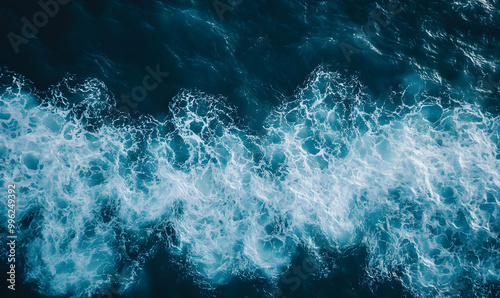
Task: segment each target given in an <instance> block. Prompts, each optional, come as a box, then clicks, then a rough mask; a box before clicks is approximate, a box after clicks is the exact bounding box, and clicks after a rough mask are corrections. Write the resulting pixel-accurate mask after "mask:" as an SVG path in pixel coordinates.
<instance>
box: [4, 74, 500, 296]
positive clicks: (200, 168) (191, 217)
mask: <svg viewBox="0 0 500 298" xmlns="http://www.w3.org/2000/svg"><path fill="white" fill-rule="evenodd" d="M100 88H102V86H101V85H100V84H95V81H89V82H87V83H86V84H84V85H83V86H76V87H75V90H73V91H74V92H75V93H78V90H85V94H86V95H87V96H88V99H87V100H86V101H84V102H82V103H79V104H78V106H74V105H72V104H67V103H65V101H64V100H62V99H61V98H53V99H52V100H53V102H50V100H49V101H48V102H47V103H45V104H43V105H32V104H30V102H32V98H33V96H32V94H31V92H27V91H26V90H27V88H26V89H25V86H24V85H23V84H14V85H13V86H10V87H7V88H5V87H3V89H2V92H3V94H2V103H3V104H2V105H0V113H1V114H9V115H10V117H9V118H5V119H3V118H2V119H0V124H1V125H0V133H1V134H0V135H1V136H2V137H1V139H0V159H1V163H0V170H1V173H2V180H3V181H16V183H17V184H18V186H19V187H20V188H21V189H24V191H23V197H24V199H23V200H22V201H19V205H18V209H19V215H18V216H19V218H20V220H25V221H27V220H28V218H31V226H33V227H37V228H36V229H35V230H25V231H21V230H20V231H19V233H20V234H19V239H20V240H21V241H22V242H23V243H26V252H25V253H26V258H27V260H29V262H27V263H26V266H27V267H26V277H27V280H28V281H33V282H35V283H36V284H38V285H39V286H40V289H41V290H40V291H41V292H42V293H43V294H45V295H71V296H82V295H83V296H91V295H93V294H94V293H97V292H98V291H99V290H102V289H105V288H107V287H109V286H110V285H111V284H112V283H119V284H120V291H122V292H123V291H126V290H127V289H130V288H131V287H133V286H134V283H135V280H136V278H135V277H136V276H138V275H139V274H140V272H141V268H142V266H143V265H144V264H145V262H146V261H147V260H149V259H150V258H151V255H154V253H155V248H157V247H158V246H160V247H163V248H166V249H168V251H169V252H170V253H171V254H173V255H182V256H183V257H185V259H186V262H187V263H188V264H189V268H191V274H192V275H193V276H196V278H197V280H198V281H199V282H200V284H201V283H204V284H208V285H209V286H210V287H216V286H219V285H223V284H226V283H227V282H228V281H230V280H231V279H233V278H235V277H236V276H253V277H256V276H260V277H263V278H266V279H267V280H269V281H270V282H271V283H273V284H277V283H278V282H279V277H280V276H281V275H282V274H283V272H286V271H287V270H288V269H289V266H290V262H291V259H292V257H293V255H294V254H295V252H296V250H297V248H298V247H303V248H305V249H306V250H307V251H308V252H309V253H310V254H311V255H313V256H315V258H316V260H315V261H317V262H318V263H323V262H328V260H326V259H324V255H323V254H321V253H320V252H321V250H322V249H324V248H325V247H327V248H328V249H332V250H339V251H341V250H343V249H346V248H348V247H366V251H367V263H366V264H367V265H366V273H367V276H370V278H371V279H373V280H384V279H387V278H393V277H394V276H397V278H398V279H399V280H401V281H402V284H404V286H405V287H406V288H407V289H408V290H409V291H411V292H414V293H417V294H420V295H423V296H427V295H432V296H436V295H437V296H439V295H442V296H445V295H458V294H459V293H460V291H461V289H462V285H463V284H464V283H463V280H464V279H467V280H469V281H470V282H471V283H472V284H473V285H474V286H475V287H476V288H477V289H480V288H481V286H482V285H484V283H485V282H498V279H499V274H500V272H499V270H498V268H499V266H500V263H499V260H500V258H499V249H500V246H499V243H498V235H499V233H500V225H499V224H498V220H497V218H498V213H499V208H500V206H499V202H498V197H499V194H500V188H499V185H500V175H499V173H500V160H499V159H498V155H499V148H500V147H499V146H500V136H499V130H500V119H499V118H498V116H493V115H491V114H488V113H485V112H483V111H482V110H481V107H480V106H478V105H476V104H474V103H468V102H464V101H459V100H455V101H456V104H455V105H453V106H450V105H444V104H442V103H441V102H440V99H439V98H435V97H433V98H430V97H428V96H426V95H425V94H421V93H415V96H416V102H417V103H415V104H414V105H409V106H406V107H405V108H404V109H401V108H394V109H391V108H390V106H389V105H387V106H384V105H382V104H380V102H378V101H377V102H375V101H373V100H372V99H371V97H370V95H368V94H367V93H365V91H364V89H363V88H362V86H360V82H358V81H356V80H355V79H346V78H344V77H342V76H341V75H339V74H337V73H332V72H328V71H325V70H322V69H318V70H317V71H316V72H315V73H313V74H312V75H311V79H310V80H309V81H308V82H307V84H306V86H305V87H304V88H303V89H301V90H299V91H298V92H297V94H296V95H295V96H294V97H293V98H291V99H290V100H288V101H286V102H283V104H282V105H281V106H280V107H279V108H277V109H276V110H273V111H271V112H270V116H268V117H267V118H266V121H265V127H264V130H263V132H262V133H260V134H255V133H253V134H250V133H248V132H247V131H246V130H245V129H243V128H241V127H239V126H238V125H236V124H235V121H234V120H233V115H234V109H232V108H231V107H228V105H227V103H226V102H225V100H224V99H223V98H217V97H213V96H209V95H207V94H203V93H200V92H190V91H182V92H180V93H179V94H178V96H177V97H176V98H175V100H174V102H173V103H172V105H171V106H170V111H171V113H170V115H169V116H168V117H167V118H166V119H164V120H161V121H160V120H158V119H154V118H152V117H146V116H144V117H142V118H141V119H140V120H139V121H138V120H132V119H129V118H127V117H125V116H123V115H121V114H119V113H115V112H113V106H112V105H111V104H110V102H112V101H110V99H109V98H106V93H105V92H103V90H102V89H100ZM89 94H93V95H92V96H89ZM392 96H395V97H397V96H404V94H393V95H392ZM419 97H422V98H419ZM82 106H84V107H85V109H84V111H85V112H83V113H82V112H81V110H82V109H81V107H82ZM2 208H5V207H2ZM2 214H7V213H6V212H2ZM33 214H37V216H34V215H33ZM0 218H1V223H0V224H2V225H3V224H5V223H6V221H7V218H6V217H5V215H2V217H0ZM166 227H168V229H167V228H166ZM167 231H168V232H167ZM152 243H154V245H153V244H152ZM116 268H119V269H120V270H118V271H116ZM321 268H323V267H321ZM318 270H320V272H318V274H322V273H324V274H327V272H321V270H323V269H318ZM338 270H341V268H338Z"/></svg>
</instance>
